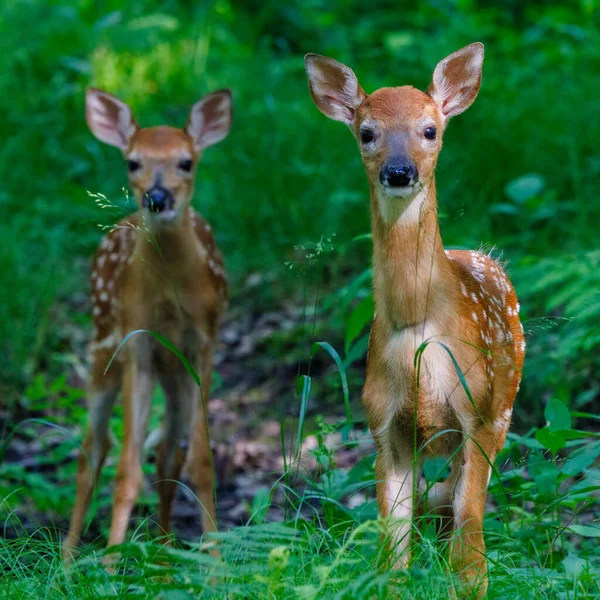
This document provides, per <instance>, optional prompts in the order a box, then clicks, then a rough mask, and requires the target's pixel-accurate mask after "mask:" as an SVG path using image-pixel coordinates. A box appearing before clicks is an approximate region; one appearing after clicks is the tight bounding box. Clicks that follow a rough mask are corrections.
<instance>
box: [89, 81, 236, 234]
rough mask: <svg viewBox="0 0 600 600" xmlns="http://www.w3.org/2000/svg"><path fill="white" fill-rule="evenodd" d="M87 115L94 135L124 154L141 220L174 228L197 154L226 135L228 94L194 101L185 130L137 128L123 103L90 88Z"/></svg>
mask: <svg viewBox="0 0 600 600" xmlns="http://www.w3.org/2000/svg"><path fill="white" fill-rule="evenodd" d="M86 115H87V121H88V124H89V126H90V129H91V130H92V132H93V133H94V135H95V136H96V137H97V138H98V139H99V140H101V141H103V142H105V143H107V144H110V145H112V146H116V147H118V148H120V149H121V151H122V152H123V157H124V158H125V161H126V165H127V170H128V173H129V182H130V184H131V188H132V189H133V192H134V195H135V198H136V201H137V204H138V206H139V207H140V208H141V209H142V212H143V214H144V218H145V220H146V222H147V223H148V224H149V226H150V227H154V228H157V227H166V226H168V225H170V224H177V223H178V222H179V221H180V219H181V216H182V214H183V210H184V209H185V207H186V206H187V205H188V204H189V203H190V202H191V199H192V195H193V192H194V174H195V169H196V164H197V162H198V161H199V159H200V156H201V154H202V150H203V149H204V148H206V147H208V146H211V145H212V144H215V143H217V142H219V141H220V140H222V139H223V138H224V137H225V136H226V135H227V133H228V132H229V128H230V125H231V94H230V93H229V91H227V90H223V91H219V92H214V93H213V94H209V95H208V96H206V97H205V98H203V99H202V100H200V101H199V102H197V103H196V104H195V105H194V106H193V107H192V110H191V112H190V117H189V120H188V124H187V126H186V127H185V128H184V129H176V128H174V127H165V126H162V127H150V128H146V129H140V128H139V127H138V125H137V123H136V122H135V120H134V119H133V116H132V114H131V111H130V109H129V107H128V106H127V105H126V104H125V103H123V102H121V101H120V100H119V99H118V98H115V97H114V96H111V95H110V94H107V93H106V92H101V91H99V90H95V89H88V92H87V96H86Z"/></svg>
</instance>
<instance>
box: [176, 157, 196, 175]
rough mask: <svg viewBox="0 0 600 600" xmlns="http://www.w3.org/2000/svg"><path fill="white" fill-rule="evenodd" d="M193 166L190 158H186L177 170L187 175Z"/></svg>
mask: <svg viewBox="0 0 600 600" xmlns="http://www.w3.org/2000/svg"><path fill="white" fill-rule="evenodd" d="M193 165H194V163H193V161H192V159H191V158H186V159H185V160H182V161H180V163H179V165H178V166H179V168H180V169H181V170H182V171H187V172H188V173H189V172H190V171H191V170H192V166H193Z"/></svg>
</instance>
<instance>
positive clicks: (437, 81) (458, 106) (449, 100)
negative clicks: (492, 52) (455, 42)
mask: <svg viewBox="0 0 600 600" xmlns="http://www.w3.org/2000/svg"><path fill="white" fill-rule="evenodd" d="M482 67H483V44H482V43H481V42H475V43H474V44H470V45H469V46H465V47H464V48H461V49H460V50H457V51H456V52H453V53H452V54H451V55H450V56H447V57H446V58H444V60H442V61H440V62H439V63H438V65H437V67H436V68H435V71H434V72H433V81H432V82H431V85H430V86H429V88H428V89H427V93H428V94H429V95H430V96H431V98H432V99H433V100H434V101H435V103H436V104H437V105H438V106H439V108H440V110H441V112H442V114H443V115H444V116H445V117H446V118H449V117H452V116H454V115H459V114H460V113H461V112H463V111H465V110H467V108H469V106H471V104H473V102H474V100H475V98H476V97H477V93H478V92H479V87H480V86H481V70H482Z"/></svg>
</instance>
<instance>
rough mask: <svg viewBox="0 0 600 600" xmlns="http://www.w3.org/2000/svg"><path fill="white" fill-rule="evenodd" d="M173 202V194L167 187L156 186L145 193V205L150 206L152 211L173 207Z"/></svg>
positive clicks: (157, 211)
mask: <svg viewBox="0 0 600 600" xmlns="http://www.w3.org/2000/svg"><path fill="white" fill-rule="evenodd" d="M173 204H174V200H173V196H172V194H171V192H169V190H165V188H162V187H158V186H156V187H153V188H151V189H149V190H148V191H147V192H146V193H145V194H144V200H143V206H145V207H147V208H149V209H150V211H151V212H156V213H159V212H162V211H163V210H166V209H168V208H169V209H170V208H173Z"/></svg>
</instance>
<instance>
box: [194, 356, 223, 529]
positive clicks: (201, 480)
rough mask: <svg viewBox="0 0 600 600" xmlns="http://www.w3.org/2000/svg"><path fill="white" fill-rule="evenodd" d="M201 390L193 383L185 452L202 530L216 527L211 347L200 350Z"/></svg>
mask: <svg viewBox="0 0 600 600" xmlns="http://www.w3.org/2000/svg"><path fill="white" fill-rule="evenodd" d="M199 372H201V373H202V390H199V389H198V387H195V390H194V397H193V405H192V406H193V414H192V430H191V434H190V435H191V439H190V448H189V452H188V456H187V470H188V473H189V474H190V478H191V480H192V483H193V484H194V488H195V490H196V495H197V496H198V499H199V501H200V504H201V509H200V515H201V522H202V528H203V530H204V532H212V531H217V513H216V509H215V498H214V467H213V459H212V450H211V448H210V437H209V433H208V413H207V407H208V392H209V390H210V383H211V374H212V349H211V350H209V351H205V352H204V353H203V364H202V369H201V370H200V369H199Z"/></svg>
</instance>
